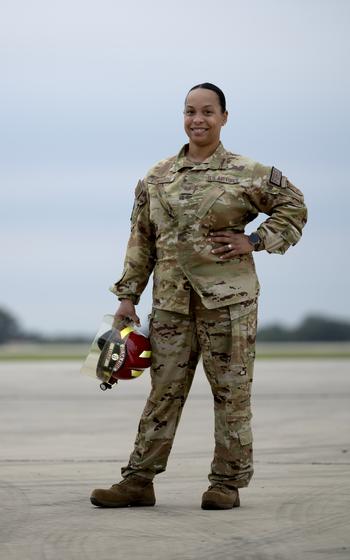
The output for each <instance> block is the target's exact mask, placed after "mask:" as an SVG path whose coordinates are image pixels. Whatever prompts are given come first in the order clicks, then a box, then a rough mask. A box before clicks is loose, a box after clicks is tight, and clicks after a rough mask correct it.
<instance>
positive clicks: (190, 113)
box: [185, 109, 194, 115]
mask: <svg viewBox="0 0 350 560" xmlns="http://www.w3.org/2000/svg"><path fill="white" fill-rule="evenodd" d="M193 113H194V111H193V109H186V111H185V115H193Z"/></svg>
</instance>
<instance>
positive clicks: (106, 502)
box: [90, 474, 156, 508]
mask: <svg viewBox="0 0 350 560" xmlns="http://www.w3.org/2000/svg"><path fill="white" fill-rule="evenodd" d="M90 501H91V503H92V504H93V505H94V506H100V507H114V508H117V507H128V506H154V504H155V503H156V498H155V495H154V490H153V482H152V480H150V479H148V478H144V477H142V476H137V475H136V474H131V475H129V476H128V477H127V478H125V479H124V480H122V481H121V482H119V483H118V484H113V486H111V487H110V488H109V489H108V490H103V489H100V488H97V489H96V490H94V491H93V492H92V494H91V497H90Z"/></svg>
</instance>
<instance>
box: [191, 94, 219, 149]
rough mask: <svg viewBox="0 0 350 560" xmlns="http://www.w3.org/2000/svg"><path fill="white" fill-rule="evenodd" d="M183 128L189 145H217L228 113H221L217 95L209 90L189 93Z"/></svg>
mask: <svg viewBox="0 0 350 560" xmlns="http://www.w3.org/2000/svg"><path fill="white" fill-rule="evenodd" d="M184 115H185V120H184V127H185V132H186V134H187V136H188V137H189V139H190V143H193V144H195V145H197V146H198V147H204V146H210V145H212V144H216V143H217V144H218V143H219V141H220V132H221V127H222V126H224V124H225V123H226V121H227V116H228V113H227V111H225V112H224V113H223V112H222V109H221V105H220V101H219V97H218V95H217V94H216V93H215V91H211V90H210V89H204V88H198V89H194V90H193V91H190V93H189V94H188V96H187V98H186V101H185V110H184Z"/></svg>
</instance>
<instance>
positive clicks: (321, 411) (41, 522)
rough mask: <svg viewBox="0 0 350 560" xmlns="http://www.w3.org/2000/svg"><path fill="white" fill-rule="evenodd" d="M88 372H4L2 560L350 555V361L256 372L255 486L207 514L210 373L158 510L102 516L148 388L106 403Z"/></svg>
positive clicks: (262, 365) (298, 363)
mask: <svg viewBox="0 0 350 560" xmlns="http://www.w3.org/2000/svg"><path fill="white" fill-rule="evenodd" d="M79 367H80V364H79V362H76V361H72V362H28V363H22V362H3V363H1V364H0V399H1V403H0V404H1V412H0V419H1V422H0V432H1V434H0V437H1V449H0V472H1V474H0V504H1V505H0V519H1V522H0V560H34V559H35V560H78V559H79V560H85V559H86V560H90V559H91V560H92V559H93V560H96V559H98V560H112V559H113V560H119V559H123V560H125V559H127V560H129V559H130V560H139V559H141V558H142V559H144V558H150V557H151V558H152V559H154V560H158V559H159V560H160V559H162V560H164V559H169V560H178V559H179V560H180V559H181V560H192V559H197V558H198V559H209V558H215V559H217V560H221V559H222V560H224V559H225V560H226V559H231V558H232V559H239V560H240V559H242V560H250V559H254V560H287V559H288V560H291V559H293V560H299V559H300V560H336V559H338V558H339V560H342V559H348V558H349V557H350V535H349V533H350V531H349V527H350V430H349V426H350V406H349V398H350V361H346V360H319V361H310V360H304V361H302V360H295V361H276V360H273V361H257V362H256V368H255V382H254V389H253V393H254V396H253V413H254V418H253V429H254V436H255V445H254V449H255V476H254V478H253V480H252V482H251V485H250V486H249V488H247V489H244V490H242V491H241V503H242V507H241V508H238V509H234V510H228V511H202V510H201V509H200V499H201V494H202V492H203V491H204V490H205V489H206V487H207V485H208V481H207V474H208V470H209V465H210V461H211V455H212V450H213V412H212V402H211V395H210V390H209V386H208V384H207V381H206V379H205V377H204V374H203V372H202V369H201V367H199V368H198V370H197V373H196V377H195V382H194V385H193V387H192V391H191V394H190V397H189V399H188V402H187V404H186V407H185V410H184V413H183V416H182V419H181V423H180V427H179V430H178V433H177V436H176V440H175V445H174V448H173V451H172V454H171V457H170V461H169V466H168V470H167V472H166V473H164V474H162V475H160V476H159V477H158V478H157V480H156V484H155V489H156V495H157V505H156V507H154V508H128V509H120V510H117V509H116V510H100V509H98V508H94V507H93V506H92V505H91V504H90V501H89V495H90V492H91V490H92V489H93V488H95V487H101V486H102V487H108V486H109V485H110V484H112V483H113V482H116V481H117V480H119V479H120V467H121V466H122V465H124V464H125V462H126V460H127V457H128V455H129V453H130V451H131V447H132V443H133V440H134V437H135V433H136V429H137V424H138V420H139V415H140V413H141V410H142V408H143V405H144V401H145V398H146V395H147V393H148V387H149V378H148V376H147V374H144V375H143V376H142V377H141V378H139V379H137V380H135V381H131V382H124V383H122V382H121V383H120V384H119V386H118V387H117V388H115V389H113V390H111V391H109V392H107V393H103V392H102V391H100V389H99V388H98V382H97V380H96V381H95V380H92V379H89V378H87V377H84V376H82V375H80V374H79Z"/></svg>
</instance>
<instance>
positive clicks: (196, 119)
mask: <svg viewBox="0 0 350 560" xmlns="http://www.w3.org/2000/svg"><path fill="white" fill-rule="evenodd" d="M202 122H203V117H202V116H201V115H195V116H194V118H193V124H200V123H202Z"/></svg>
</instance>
